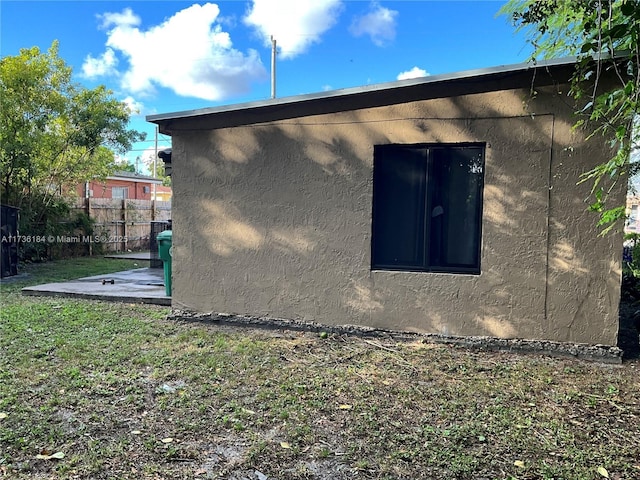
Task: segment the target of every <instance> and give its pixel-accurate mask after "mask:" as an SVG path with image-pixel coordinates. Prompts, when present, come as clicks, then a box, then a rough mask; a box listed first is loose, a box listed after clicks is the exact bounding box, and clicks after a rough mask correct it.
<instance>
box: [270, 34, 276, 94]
mask: <svg viewBox="0 0 640 480" xmlns="http://www.w3.org/2000/svg"><path fill="white" fill-rule="evenodd" d="M271 98H276V39H275V38H273V35H271Z"/></svg>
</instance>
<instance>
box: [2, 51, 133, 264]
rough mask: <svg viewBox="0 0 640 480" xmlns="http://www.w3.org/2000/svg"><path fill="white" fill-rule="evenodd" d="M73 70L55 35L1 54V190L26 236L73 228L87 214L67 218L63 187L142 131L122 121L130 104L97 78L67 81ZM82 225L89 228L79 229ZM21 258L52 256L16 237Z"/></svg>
mask: <svg viewBox="0 0 640 480" xmlns="http://www.w3.org/2000/svg"><path fill="white" fill-rule="evenodd" d="M71 75H72V70H71V68H70V67H69V66H68V65H66V63H65V62H64V61H63V60H62V59H61V58H60V57H59V56H58V43H57V42H54V43H53V44H52V45H51V47H50V48H49V50H48V51H47V52H46V53H42V52H41V51H40V50H39V49H38V48H37V47H33V48H29V49H22V50H20V54H19V55H17V56H8V57H4V58H2V59H0V195H1V197H2V202H3V203H8V204H10V205H13V206H17V207H19V208H20V230H21V232H22V233H24V234H25V235H29V236H34V235H38V236H48V235H59V234H69V233H73V229H75V228H85V229H86V228H89V227H90V221H89V219H87V218H80V217H81V215H80V216H77V218H75V219H72V220H71V221H67V222H66V223H61V220H67V217H68V215H69V212H70V209H69V203H68V201H67V200H66V199H65V198H64V196H63V195H61V194H63V193H64V192H66V191H69V192H75V188H76V186H77V184H78V183H80V182H84V181H87V180H90V179H92V178H96V177H97V178H104V177H106V176H107V175H109V174H110V173H112V172H113V171H114V170H115V169H116V164H115V161H114V152H121V153H124V152H125V151H127V150H129V149H130V148H131V144H132V143H133V142H135V141H138V140H142V139H143V138H144V134H142V133H139V132H137V131H135V130H130V129H128V128H127V127H128V123H129V116H130V112H129V108H128V107H127V105H126V104H124V103H123V102H119V101H118V100H116V99H115V98H113V94H112V92H111V91H109V90H107V89H106V88H105V87H103V86H100V87H97V88H94V89H87V88H84V87H82V86H81V85H78V84H76V83H73V82H72V81H71ZM85 233H88V232H85ZM20 248H21V256H22V258H23V260H24V259H41V258H46V257H48V256H50V252H51V248H50V246H47V245H43V244H31V245H25V244H22V243H21V244H20Z"/></svg>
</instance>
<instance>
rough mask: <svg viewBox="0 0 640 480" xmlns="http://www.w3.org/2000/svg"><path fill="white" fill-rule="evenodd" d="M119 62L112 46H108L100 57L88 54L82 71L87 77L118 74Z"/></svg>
mask: <svg viewBox="0 0 640 480" xmlns="http://www.w3.org/2000/svg"><path fill="white" fill-rule="evenodd" d="M117 64H118V59H117V58H116V54H115V52H114V51H113V50H112V49H111V48H107V49H106V50H105V52H104V53H103V54H102V55H100V56H99V57H98V58H94V57H92V56H91V55H88V56H87V58H85V60H84V64H83V65H82V73H83V75H84V76H85V77H86V78H96V77H102V76H104V75H116V74H117V73H118V71H117V70H116V65H117Z"/></svg>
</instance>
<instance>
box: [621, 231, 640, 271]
mask: <svg viewBox="0 0 640 480" xmlns="http://www.w3.org/2000/svg"><path fill="white" fill-rule="evenodd" d="M624 239H625V240H627V241H628V242H630V244H631V261H630V262H624V263H623V267H622V268H623V273H624V274H626V275H631V276H633V277H635V278H639V279H640V235H638V234H637V233H628V234H626V235H625V236H624Z"/></svg>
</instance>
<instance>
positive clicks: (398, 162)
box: [372, 147, 427, 268]
mask: <svg viewBox="0 0 640 480" xmlns="http://www.w3.org/2000/svg"><path fill="white" fill-rule="evenodd" d="M426 167H427V163H426V154H425V150H424V149H415V148H408V147H405V148H402V147H395V148H379V149H376V154H375V159H374V170H375V172H374V186H373V191H374V200H373V205H374V212H373V262H372V263H373V265H374V266H378V267H384V266H405V267H419V268H422V267H423V265H424V232H425V225H424V222H425V218H424V217H425V195H426Z"/></svg>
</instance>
